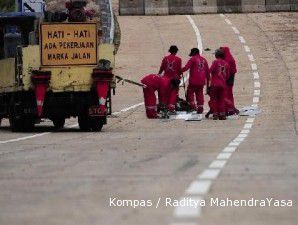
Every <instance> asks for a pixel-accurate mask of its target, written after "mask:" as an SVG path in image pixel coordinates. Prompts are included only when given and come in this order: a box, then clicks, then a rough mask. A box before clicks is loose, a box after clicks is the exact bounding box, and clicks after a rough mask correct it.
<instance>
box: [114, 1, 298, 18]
mask: <svg viewBox="0 0 298 225" xmlns="http://www.w3.org/2000/svg"><path fill="white" fill-rule="evenodd" d="M119 5H120V10H119V11H120V15H168V14H171V15H173V14H200V13H241V12H243V13H249V12H274V11H298V0H119Z"/></svg>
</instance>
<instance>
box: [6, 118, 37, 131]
mask: <svg viewBox="0 0 298 225" xmlns="http://www.w3.org/2000/svg"><path fill="white" fill-rule="evenodd" d="M9 124H10V128H11V130H12V132H22V131H25V132H30V131H33V129H34V125H35V120H34V119H33V118H30V117H25V118H24V117H20V118H17V117H16V116H14V115H11V116H10V117H9Z"/></svg>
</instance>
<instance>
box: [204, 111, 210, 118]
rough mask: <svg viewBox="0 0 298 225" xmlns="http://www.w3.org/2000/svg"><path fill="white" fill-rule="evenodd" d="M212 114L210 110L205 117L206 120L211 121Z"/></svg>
mask: <svg viewBox="0 0 298 225" xmlns="http://www.w3.org/2000/svg"><path fill="white" fill-rule="evenodd" d="M211 114H212V112H211V110H209V111H208V112H207V113H206V115H205V118H206V119H209V116H210V115H211Z"/></svg>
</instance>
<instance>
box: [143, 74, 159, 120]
mask: <svg viewBox="0 0 298 225" xmlns="http://www.w3.org/2000/svg"><path fill="white" fill-rule="evenodd" d="M141 83H142V84H145V85H146V87H144V88H143V92H144V102H145V109H146V115H147V117H148V118H149V119H155V118H157V105H156V95H155V91H159V89H160V83H161V77H160V76H158V75H156V74H149V75H147V76H145V77H143V79H142V80H141Z"/></svg>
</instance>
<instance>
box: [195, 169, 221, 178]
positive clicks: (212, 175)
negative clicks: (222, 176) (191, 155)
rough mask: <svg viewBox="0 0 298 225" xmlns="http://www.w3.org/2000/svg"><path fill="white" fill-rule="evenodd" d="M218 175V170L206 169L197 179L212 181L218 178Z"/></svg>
mask: <svg viewBox="0 0 298 225" xmlns="http://www.w3.org/2000/svg"><path fill="white" fill-rule="evenodd" d="M219 173H220V170H219V169H206V170H204V171H203V172H202V173H201V174H200V175H199V176H198V178H199V179H206V180H207V179H208V180H213V179H216V178H217V177H218V175H219Z"/></svg>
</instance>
